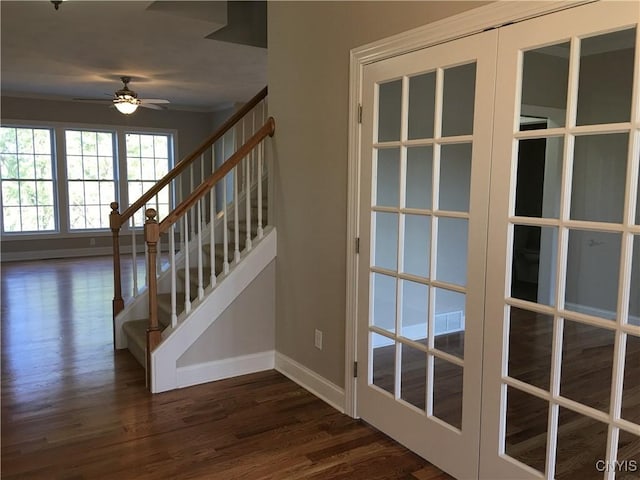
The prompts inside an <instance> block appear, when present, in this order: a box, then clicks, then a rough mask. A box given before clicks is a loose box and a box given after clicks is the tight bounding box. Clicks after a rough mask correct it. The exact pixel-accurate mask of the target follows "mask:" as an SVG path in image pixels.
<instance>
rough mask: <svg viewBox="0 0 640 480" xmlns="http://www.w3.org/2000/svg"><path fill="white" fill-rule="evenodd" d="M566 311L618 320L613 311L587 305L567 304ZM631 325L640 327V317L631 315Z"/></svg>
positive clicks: (629, 320)
mask: <svg viewBox="0 0 640 480" xmlns="http://www.w3.org/2000/svg"><path fill="white" fill-rule="evenodd" d="M565 309H566V310H570V311H572V312H578V313H584V314H585V315H591V316H593V317H600V318H607V319H610V318H612V317H613V318H616V312H612V311H611V310H604V309H602V308H596V307H590V306H586V305H580V304H578V303H573V302H566V303H565ZM628 322H629V324H631V325H640V317H639V316H637V315H632V314H631V313H629V319H628Z"/></svg>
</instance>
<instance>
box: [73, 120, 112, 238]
mask: <svg viewBox="0 0 640 480" xmlns="http://www.w3.org/2000/svg"><path fill="white" fill-rule="evenodd" d="M65 140H66V160H67V187H68V193H69V228H70V229H71V230H86V229H99V228H109V212H110V207H109V204H110V203H111V202H113V201H114V200H116V181H115V174H114V164H115V159H114V154H113V151H114V148H113V143H114V135H113V133H111V132H95V131H78V130H67V131H66V132H65Z"/></svg>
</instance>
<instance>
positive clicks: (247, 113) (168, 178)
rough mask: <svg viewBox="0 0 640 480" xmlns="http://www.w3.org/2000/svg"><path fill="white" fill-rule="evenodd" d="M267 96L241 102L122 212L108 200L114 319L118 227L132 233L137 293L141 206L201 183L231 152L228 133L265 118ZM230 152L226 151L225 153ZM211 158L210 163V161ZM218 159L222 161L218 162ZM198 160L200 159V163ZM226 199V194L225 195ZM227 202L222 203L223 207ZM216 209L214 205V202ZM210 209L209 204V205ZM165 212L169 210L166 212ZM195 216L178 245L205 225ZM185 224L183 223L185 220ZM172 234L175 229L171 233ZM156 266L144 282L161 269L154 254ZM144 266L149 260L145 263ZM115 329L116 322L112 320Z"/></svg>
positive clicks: (118, 303) (135, 290)
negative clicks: (235, 110)
mask: <svg viewBox="0 0 640 480" xmlns="http://www.w3.org/2000/svg"><path fill="white" fill-rule="evenodd" d="M266 97H267V87H265V88H264V89H262V90H261V91H260V92H259V93H258V94H257V95H256V96H255V97H253V98H252V99H251V100H249V101H248V102H247V103H246V104H244V105H243V106H242V107H241V108H240V109H238V111H237V112H235V113H234V114H233V115H232V116H231V117H230V118H229V119H228V120H227V121H225V122H224V123H223V124H222V125H221V126H220V127H219V128H218V129H217V130H216V131H215V132H214V133H213V134H211V135H210V136H209V137H208V138H207V139H205V140H204V141H203V142H202V143H201V144H200V145H199V146H198V148H196V149H195V150H194V151H193V152H192V153H191V154H190V155H188V156H186V157H185V158H183V159H182V160H181V161H180V162H178V163H177V164H176V165H175V166H174V167H173V168H172V169H171V170H170V171H169V172H168V173H167V174H166V175H165V176H164V177H163V178H162V179H160V180H159V181H158V182H157V183H156V184H155V185H154V186H153V187H151V188H150V189H149V190H148V191H146V192H145V193H144V194H143V195H142V196H141V197H140V198H138V199H137V200H136V201H135V202H133V203H132V204H131V205H130V206H129V207H128V208H127V209H125V210H124V211H123V212H122V213H120V212H119V211H118V209H119V204H118V202H113V203H111V214H110V217H109V222H110V228H111V232H112V238H113V276H114V297H113V305H112V307H113V318H114V320H115V318H116V316H117V315H118V314H119V313H120V312H121V311H122V310H123V309H124V306H125V302H124V298H123V294H122V287H123V281H122V274H121V271H122V269H121V262H122V259H121V245H120V243H121V230H122V227H123V226H127V227H128V228H129V233H130V234H131V240H130V244H131V251H132V253H131V255H132V267H133V279H132V283H133V285H132V296H133V297H136V296H138V295H139V294H140V293H141V292H142V291H143V290H144V289H143V288H141V287H140V286H139V285H138V282H139V274H138V266H139V262H138V258H137V257H138V251H137V250H138V248H137V236H138V235H140V234H141V233H142V232H141V230H142V227H143V226H144V218H143V209H144V208H148V207H150V206H152V207H155V208H154V209H155V210H156V211H157V212H160V213H162V210H161V207H160V205H161V203H162V202H160V198H165V199H171V198H176V200H177V201H181V200H182V199H183V198H184V195H183V192H187V193H189V192H191V191H192V190H193V189H194V187H195V186H196V182H197V181H198V177H199V182H202V181H203V180H204V179H205V178H206V175H208V172H213V171H215V168H216V166H217V165H216V164H217V163H221V161H224V160H225V159H226V158H227V157H228V155H229V154H230V152H229V150H231V149H230V148H229V140H228V138H227V137H228V136H229V135H228V134H229V133H231V132H235V137H236V138H238V137H239V136H241V135H242V133H241V132H242V131H244V130H245V125H246V124H247V123H253V125H255V122H256V118H257V119H259V121H260V123H263V122H264V121H265V119H266ZM227 152H229V153H227ZM209 158H210V163H209ZM216 159H220V160H221V161H217V160H216ZM197 160H200V162H199V164H198V162H197ZM224 199H225V200H227V198H226V196H225V197H224ZM226 204H227V201H225V202H224V206H225V208H226ZM206 207H207V206H206V205H205V204H204V201H202V202H201V205H200V208H201V209H202V210H205V209H206ZM213 207H214V211H215V204H214V205H213ZM209 208H211V205H210V206H209ZM167 213H168V212H167ZM194 219H195V212H193V213H192V219H191V221H189V222H188V223H189V225H190V227H191V229H192V230H191V232H189V231H188V230H187V229H186V228H185V227H184V226H182V227H180V228H177V232H178V233H179V235H180V240H181V242H180V243H181V244H182V245H184V238H185V237H189V235H191V236H194V234H195V232H196V230H197V228H201V229H202V228H204V225H201V226H200V227H198V225H197V224H196V222H195V221H194ZM185 225H186V223H185ZM174 233H175V232H174ZM169 242H170V243H171V245H168V250H169V251H174V248H175V238H173V237H170V239H169ZM155 248H156V250H157V252H161V251H162V247H161V246H160V245H156V246H155ZM148 256H149V251H148V245H147V244H145V257H147V258H148ZM155 256H156V262H157V263H156V265H155V267H154V271H153V272H151V270H150V269H147V272H146V273H147V275H146V278H147V283H148V282H149V279H150V278H151V277H154V276H157V275H158V274H159V273H160V271H161V270H162V268H161V256H160V255H158V254H157V253H156V255H155ZM145 263H146V264H147V265H148V264H149V263H148V261H146V262H145ZM114 328H115V322H114Z"/></svg>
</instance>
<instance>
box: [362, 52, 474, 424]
mask: <svg viewBox="0 0 640 480" xmlns="http://www.w3.org/2000/svg"><path fill="white" fill-rule="evenodd" d="M475 72H476V64H475V62H473V61H471V62H466V63H463V64H459V65H452V66H446V67H440V68H437V69H435V70H432V71H429V72H425V73H418V74H415V75H408V76H403V77H402V78H399V79H392V80H388V81H385V82H383V83H378V84H377V85H376V94H375V95H374V98H375V102H376V105H375V110H374V111H376V112H378V115H377V118H376V119H374V129H375V132H376V133H375V134H374V137H375V138H374V143H373V166H372V167H373V168H372V196H371V210H370V215H371V239H370V240H371V258H370V263H369V265H370V268H369V280H370V288H369V292H370V300H369V306H370V309H369V311H370V316H369V341H368V347H369V350H368V355H369V362H368V364H369V371H368V384H369V385H370V386H371V385H373V386H374V387H376V388H378V389H380V390H381V391H382V392H385V394H387V395H390V396H393V397H394V398H395V399H396V400H398V401H400V402H402V403H403V404H405V405H406V406H408V407H410V408H413V409H414V410H416V411H418V412H420V413H422V414H426V415H427V416H429V417H433V418H437V419H438V420H439V421H441V422H444V424H446V425H447V426H449V427H453V429H455V430H460V429H461V428H462V393H463V392H462V379H463V372H464V330H465V318H466V314H465V310H466V293H467V286H466V283H467V282H466V277H467V250H468V229H469V226H468V223H469V208H470V207H469V203H470V200H469V198H470V195H469V192H470V187H471V185H470V183H471V156H472V149H473V131H472V130H473V114H474V111H473V106H474V101H475ZM469 89H470V90H471V91H469ZM417 105H418V106H417ZM419 106H421V108H419ZM425 111H426V112H425ZM383 115H388V117H389V118H392V119H393V121H390V120H389V118H385V119H382V116H383ZM394 122H395V123H394ZM380 293H382V295H379V294H380ZM378 365H379V366H378ZM443 385H446V387H444V386H443ZM445 392H448V393H445Z"/></svg>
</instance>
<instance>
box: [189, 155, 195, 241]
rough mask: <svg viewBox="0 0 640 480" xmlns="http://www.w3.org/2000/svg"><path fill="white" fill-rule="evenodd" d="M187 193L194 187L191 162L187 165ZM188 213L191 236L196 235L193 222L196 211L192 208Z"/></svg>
mask: <svg viewBox="0 0 640 480" xmlns="http://www.w3.org/2000/svg"><path fill="white" fill-rule="evenodd" d="M189 186H190V188H189V194H191V192H193V189H194V188H195V180H194V173H193V164H191V165H190V166H189ZM189 213H190V214H191V238H193V237H195V236H196V222H195V218H194V217H195V214H196V211H195V210H194V209H193V208H192V209H191V210H190V211H189Z"/></svg>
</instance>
